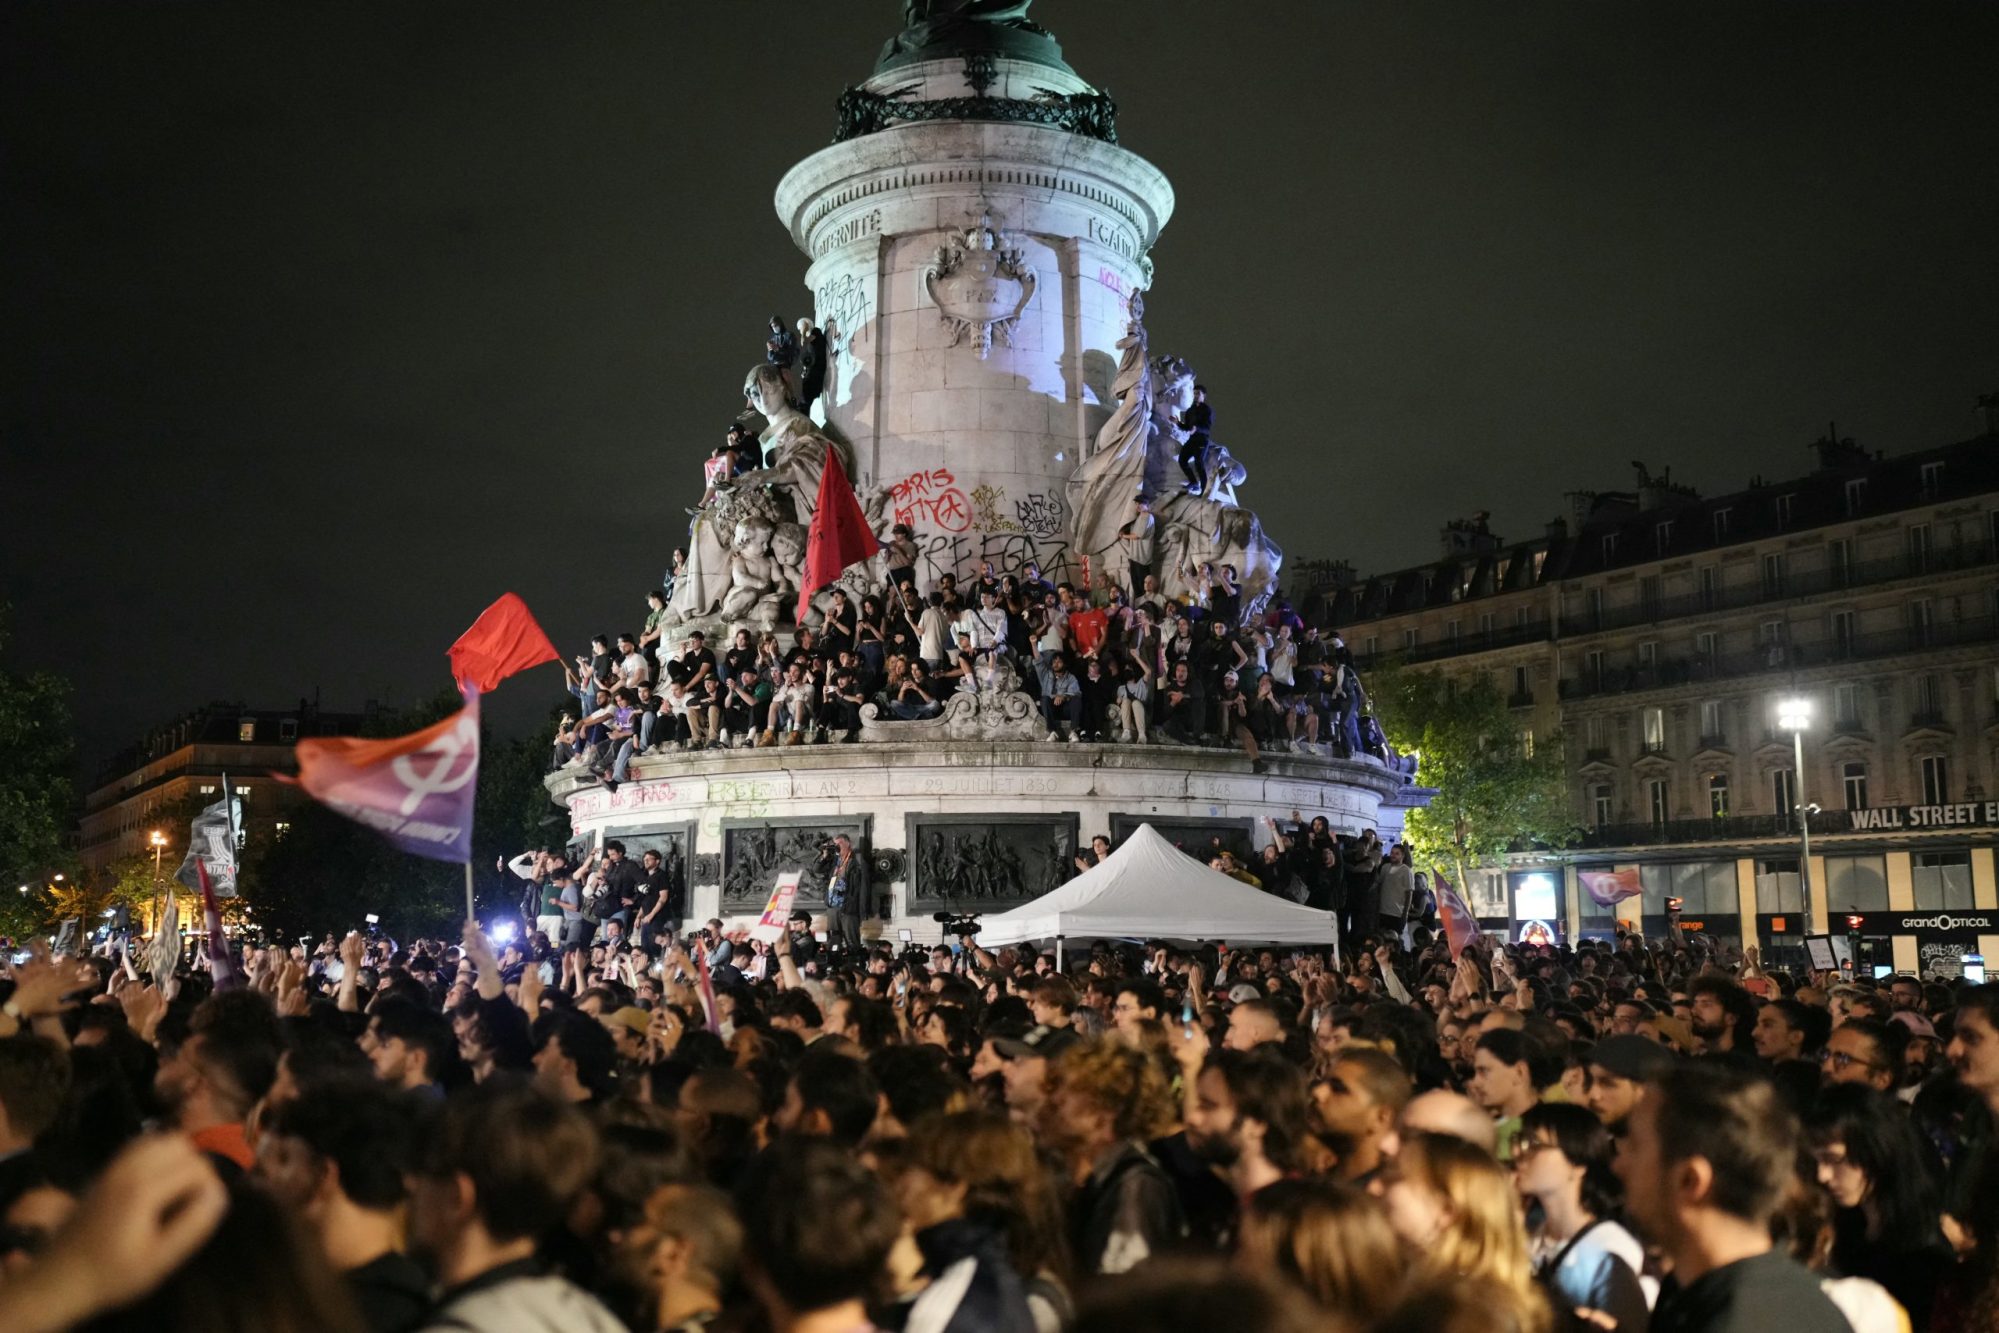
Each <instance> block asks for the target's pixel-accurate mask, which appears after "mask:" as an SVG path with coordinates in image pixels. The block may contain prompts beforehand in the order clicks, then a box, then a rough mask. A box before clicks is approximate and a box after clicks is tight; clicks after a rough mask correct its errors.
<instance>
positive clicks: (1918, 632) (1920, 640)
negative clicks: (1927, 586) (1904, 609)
mask: <svg viewBox="0 0 1999 1333" xmlns="http://www.w3.org/2000/svg"><path fill="white" fill-rule="evenodd" d="M1936 624H1937V607H1936V603H1935V602H1933V601H1931V600H1930V599H1929V598H1927V597H1916V598H1912V599H1910V601H1909V644H1910V646H1911V647H1914V648H1927V647H1928V646H1929V645H1930V644H1931V643H1932V642H1933V641H1934V640H1935V637H1936Z"/></svg>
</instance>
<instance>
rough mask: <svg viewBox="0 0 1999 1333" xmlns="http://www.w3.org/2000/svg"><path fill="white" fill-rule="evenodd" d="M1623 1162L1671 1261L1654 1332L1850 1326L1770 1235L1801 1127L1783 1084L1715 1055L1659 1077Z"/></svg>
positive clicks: (1654, 1238)
mask: <svg viewBox="0 0 1999 1333" xmlns="http://www.w3.org/2000/svg"><path fill="white" fill-rule="evenodd" d="M1627 1123H1628V1124H1629V1127H1630V1132H1629V1134H1628V1135H1627V1137H1626V1139H1625V1146H1624V1151H1623V1152H1622V1153H1621V1154H1619V1156H1618V1159H1617V1174H1618V1175H1619V1176H1620V1177H1622V1178H1623V1180H1624V1187H1625V1190H1626V1194H1627V1206H1628V1208H1629V1212H1630V1216H1631V1220H1632V1221H1633V1222H1634V1223H1636V1224H1637V1225H1638V1227H1639V1229H1640V1230H1641V1231H1642V1232H1643V1233H1644V1238H1645V1239H1647V1240H1650V1241H1651V1242H1652V1243H1653V1244H1655V1245H1657V1246H1658V1247H1659V1248H1660V1249H1661V1250H1662V1251H1664V1253H1665V1255H1666V1257H1667V1258H1668V1259H1670V1260H1671V1261H1672V1266H1673V1278H1672V1279H1671V1281H1670V1282H1669V1283H1668V1284H1667V1286H1666V1287H1665V1288H1663V1289H1662V1290H1661V1291H1660V1293H1659V1302H1658V1306H1657V1308H1656V1309H1655V1311H1654V1312H1653V1318H1652V1333H1763V1330H1767V1329H1776V1328H1781V1329H1783V1330H1784V1333H1851V1328H1850V1326H1849V1325H1848V1323H1847V1321H1846V1317H1845V1316H1844V1315H1842V1314H1841V1313H1840V1312H1839V1307H1837V1306H1835V1305H1834V1304H1833V1303H1832V1301H1831V1299H1830V1298H1829V1297H1827V1296H1826V1294H1825V1293H1824V1291H1822V1290H1821V1289H1820V1287H1819V1283H1818V1278H1817V1277H1816V1276H1815V1275H1813V1274H1812V1273H1811V1271H1810V1270H1808V1269H1806V1268H1804V1267H1803V1266H1802V1265H1799V1264H1797V1263H1794V1262H1792V1261H1791V1260H1790V1259H1788V1258H1786V1257H1785V1256H1784V1255H1782V1254H1780V1253H1778V1252H1777V1251H1776V1249H1775V1246H1774V1243H1773V1242H1772V1240H1771V1236H1770V1219H1771V1217H1772V1216H1773V1215H1774V1214H1775V1213H1776V1211H1777V1209H1778V1206H1779V1204H1780V1203H1781V1202H1782V1200H1783V1197H1784V1191H1785V1189H1786V1187H1787V1186H1788V1185H1789V1183H1790V1179H1791V1175H1792V1172H1793V1171H1794V1170H1795V1167H1796V1162H1797V1156H1798V1148H1799V1143H1800V1137H1801V1136H1800V1132H1799V1128H1798V1121H1797V1117H1796V1116H1794V1115H1792V1114H1791V1111H1790V1109H1789V1108H1788V1107H1786V1106H1785V1105H1784V1101H1783V1098H1782V1096H1780V1095H1779V1093H1778V1091H1777V1088H1776V1085H1774V1084H1772V1083H1771V1082H1770V1081H1769V1080H1767V1079H1765V1078H1762V1077H1760V1076H1759V1075H1756V1074H1753V1073H1750V1072H1748V1071H1745V1070H1740V1069H1733V1068H1728V1067H1725V1066H1721V1065H1718V1064H1716V1063H1715V1062H1712V1061H1700V1062H1690V1063H1687V1064H1683V1065H1681V1066H1679V1067H1677V1068H1674V1069H1672V1070H1670V1071H1669V1072H1667V1073H1666V1074H1665V1075H1663V1076H1661V1077H1660V1078H1659V1079H1657V1080H1655V1081H1654V1085H1653V1087H1652V1089H1651V1090H1650V1091H1649V1092H1648V1093H1647V1095H1646V1096H1645V1097H1644V1098H1643V1099H1642V1100H1641V1101H1640V1102H1639V1103H1638V1106H1637V1108H1636V1109H1635V1110H1633V1111H1632V1113H1631V1118H1630V1120H1629V1121H1628V1122H1627Z"/></svg>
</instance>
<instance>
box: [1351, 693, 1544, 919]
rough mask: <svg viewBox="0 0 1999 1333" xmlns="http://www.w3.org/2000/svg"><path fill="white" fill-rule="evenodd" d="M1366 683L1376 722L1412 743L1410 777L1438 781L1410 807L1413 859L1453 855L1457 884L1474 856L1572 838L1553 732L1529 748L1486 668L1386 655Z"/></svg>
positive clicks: (1401, 744) (1406, 745)
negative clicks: (1393, 660)
mask: <svg viewBox="0 0 1999 1333" xmlns="http://www.w3.org/2000/svg"><path fill="white" fill-rule="evenodd" d="M1371 684H1372V686H1373V688H1372V690H1371V691H1370V693H1369V701H1370V702H1371V703H1372V704H1373V706H1374V710H1375V714H1376V716H1377V717H1378V718H1379V719H1380V721H1381V725H1382V729H1383V730H1384V731H1386V732H1387V734H1388V736H1389V739H1390V740H1391V741H1392V742H1393V743H1394V745H1395V747H1396V748H1397V749H1398V750H1402V751H1405V752H1407V751H1410V750H1414V751H1416V752H1417V754H1418V755H1419V759H1420V765H1421V767H1420V769H1419V771H1418V773H1417V781H1419V782H1421V783H1423V784H1424V785H1425V786H1429V787H1435V788H1436V789H1437V795H1436V798H1435V799H1434V800H1432V801H1431V802H1430V804H1429V806H1428V807H1427V808H1425V809H1422V810H1414V811H1411V812H1410V815H1409V822H1408V825H1407V837H1408V840H1409V844H1410V848H1411V850H1412V851H1414V852H1415V853H1416V856H1417V858H1418V859H1419V861H1421V862H1425V863H1434V862H1437V861H1448V862H1449V863H1451V864H1452V865H1455V866H1456V867H1457V872H1458V886H1459V888H1460V889H1462V888H1463V887H1464V884H1465V875H1466V871H1467V870H1469V869H1470V868H1471V867H1472V866H1475V865H1483V864H1488V863H1492V862H1497V861H1498V860H1499V859H1500V858H1501V857H1502V856H1504V855H1505V854H1506V853H1507V852H1509V851H1516V850H1525V849H1527V848H1528V847H1532V846H1540V847H1550V848H1553V847H1566V846H1568V845H1569V844H1570V843H1572V842H1574V841H1575V839H1576V837H1577V836H1578V834H1579V832H1580V830H1579V828H1578V826H1577V824H1576V821H1575V819H1574V817H1573V816H1572V814H1571V813H1570V810H1569V799H1568V788H1567V782H1566V779H1565V777H1564V773H1563V762H1562V747H1561V741H1560V738H1559V737H1558V736H1546V737H1536V738H1535V743H1534V745H1533V746H1532V753H1531V754H1530V753H1529V752H1528V750H1529V747H1528V746H1526V745H1524V744H1523V743H1522V738H1521V736H1520V730H1519V724H1518V723H1517V722H1516V721H1515V719H1514V716H1513V710H1512V709H1511V708H1510V707H1508V706H1507V703H1506V700H1505V698H1504V697H1503V696H1502V695H1501V694H1500V692H1499V689H1498V687H1497V686H1495V685H1494V684H1493V683H1492V678H1491V677H1490V676H1487V675H1484V674H1482V673H1481V674H1479V675H1476V676H1472V677H1469V678H1452V677H1448V676H1445V675H1442V674H1440V673H1437V672H1430V671H1415V670H1411V669H1409V668H1406V667H1398V666H1393V665H1391V666H1389V667H1387V668H1384V669H1381V670H1377V671H1375V672H1373V673H1372V681H1371Z"/></svg>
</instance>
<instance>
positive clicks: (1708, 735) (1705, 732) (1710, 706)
mask: <svg viewBox="0 0 1999 1333" xmlns="http://www.w3.org/2000/svg"><path fill="white" fill-rule="evenodd" d="M1721 739H1722V729H1721V700H1719V699H1703V700H1701V743H1702V744H1704V745H1718V744H1720V743H1721Z"/></svg>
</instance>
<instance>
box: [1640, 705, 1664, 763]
mask: <svg viewBox="0 0 1999 1333" xmlns="http://www.w3.org/2000/svg"><path fill="white" fill-rule="evenodd" d="M1665 748H1666V710H1665V709H1663V708H1648V709H1646V710H1645V753H1646V754H1658V753H1660V752H1661V751H1663V750H1664V749H1665Z"/></svg>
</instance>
